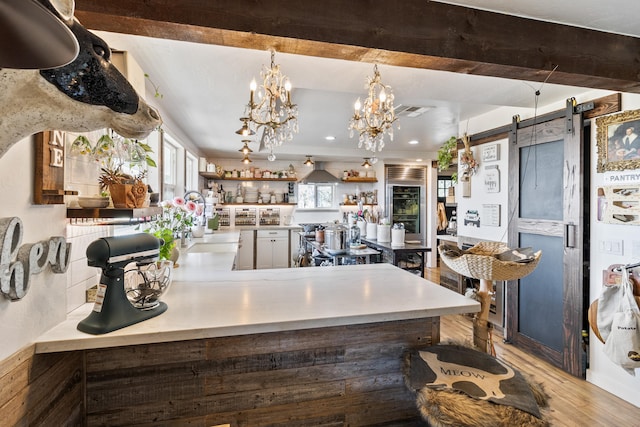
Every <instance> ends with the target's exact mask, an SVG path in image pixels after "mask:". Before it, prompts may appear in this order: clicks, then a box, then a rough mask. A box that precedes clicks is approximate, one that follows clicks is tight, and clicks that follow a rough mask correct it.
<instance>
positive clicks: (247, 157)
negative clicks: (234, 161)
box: [242, 153, 252, 165]
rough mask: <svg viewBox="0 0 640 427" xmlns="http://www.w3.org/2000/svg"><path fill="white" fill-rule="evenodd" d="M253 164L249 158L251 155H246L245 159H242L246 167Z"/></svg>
mask: <svg viewBox="0 0 640 427" xmlns="http://www.w3.org/2000/svg"><path fill="white" fill-rule="evenodd" d="M251 162H252V160H251V159H250V158H249V153H247V154H245V155H244V157H243V158H242V163H244V164H245V165H248V164H249V163H251Z"/></svg>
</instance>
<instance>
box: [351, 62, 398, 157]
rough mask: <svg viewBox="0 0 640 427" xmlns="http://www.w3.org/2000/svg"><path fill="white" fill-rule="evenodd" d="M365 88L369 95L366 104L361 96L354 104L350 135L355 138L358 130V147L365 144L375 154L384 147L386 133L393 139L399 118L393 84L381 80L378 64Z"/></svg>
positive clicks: (368, 78)
mask: <svg viewBox="0 0 640 427" xmlns="http://www.w3.org/2000/svg"><path fill="white" fill-rule="evenodd" d="M365 89H368V90H369V95H368V96H367V98H366V99H365V100H364V105H362V104H361V103H360V98H358V100H357V101H356V103H355V105H354V109H355V111H354V113H353V117H351V121H350V123H349V130H350V132H349V137H350V138H353V135H354V131H356V132H358V133H359V134H360V137H359V138H358V148H361V147H362V146H364V148H365V149H366V150H370V151H372V152H373V153H374V154H375V153H376V152H377V151H382V149H383V148H384V136H385V134H386V133H388V134H389V140H391V141H393V122H395V121H396V119H397V118H396V114H395V112H394V111H393V92H391V86H386V85H384V84H383V83H382V82H381V81H380V72H379V71H378V65H377V64H376V65H374V67H373V77H367V83H366V84H365ZM398 129H400V126H399V125H398ZM371 161H372V163H375V162H376V161H377V158H376V157H375V156H374V157H373V158H372V159H371Z"/></svg>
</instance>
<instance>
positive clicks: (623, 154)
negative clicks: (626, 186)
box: [596, 110, 640, 172]
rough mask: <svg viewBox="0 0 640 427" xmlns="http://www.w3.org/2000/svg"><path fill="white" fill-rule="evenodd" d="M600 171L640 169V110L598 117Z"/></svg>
mask: <svg viewBox="0 0 640 427" xmlns="http://www.w3.org/2000/svg"><path fill="white" fill-rule="evenodd" d="M596 126H597V129H598V131H597V140H598V142H597V144H598V164H597V168H596V170H597V171H598V172H606V171H620V170H625V169H640V110H633V111H624V112H622V113H619V114H612V115H610V116H605V117H599V118H597V119H596Z"/></svg>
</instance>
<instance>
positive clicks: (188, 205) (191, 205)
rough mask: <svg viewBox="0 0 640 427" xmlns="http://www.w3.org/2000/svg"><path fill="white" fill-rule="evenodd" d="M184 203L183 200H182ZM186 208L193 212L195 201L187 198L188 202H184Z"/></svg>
mask: <svg viewBox="0 0 640 427" xmlns="http://www.w3.org/2000/svg"><path fill="white" fill-rule="evenodd" d="M182 201H183V203H184V200H182ZM184 206H185V207H186V208H187V212H195V211H196V207H197V205H196V203H195V202H194V201H192V200H189V201H188V202H186V204H185V205H184Z"/></svg>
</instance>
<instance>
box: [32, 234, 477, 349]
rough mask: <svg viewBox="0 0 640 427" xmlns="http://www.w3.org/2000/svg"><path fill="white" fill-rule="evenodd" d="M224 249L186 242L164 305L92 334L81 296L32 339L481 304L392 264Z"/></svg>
mask: <svg viewBox="0 0 640 427" xmlns="http://www.w3.org/2000/svg"><path fill="white" fill-rule="evenodd" d="M224 234H226V233H219V234H214V235H213V236H219V237H210V238H207V236H205V238H203V239H202V242H203V243H204V242H205V241H206V244H212V245H215V244H220V245H228V244H229V243H232V242H230V241H229V240H233V238H232V237H229V236H227V237H223V235H224ZM228 234H234V235H235V236H236V241H237V233H228ZM225 240H227V241H225ZM234 254H235V253H234ZM229 255H230V254H229V253H226V252H224V251H222V252H219V253H216V252H190V251H189V250H187V251H186V252H185V253H182V254H181V256H180V260H179V263H180V267H179V268H178V269H176V270H175V274H174V282H173V283H172V285H171V288H170V289H169V291H168V292H167V294H166V295H165V296H164V298H163V300H164V301H165V302H166V303H167V305H168V309H167V311H166V312H165V313H163V314H161V315H159V316H157V317H154V318H151V319H148V320H145V321H143V322H141V323H138V324H135V325H132V326H128V327H126V328H123V329H120V330H117V331H113V332H110V333H107V334H103V335H91V334H87V333H84V332H80V331H78V330H77V328H76V327H77V324H78V323H79V322H80V321H81V320H82V319H84V318H85V317H86V316H87V315H88V314H89V313H90V312H91V310H92V308H93V304H85V305H83V306H82V307H80V308H78V309H77V310H75V311H73V312H71V313H70V314H69V315H68V316H67V319H66V320H65V321H64V322H62V323H60V324H59V325H57V326H56V327H54V328H53V329H51V330H49V331H48V332H46V333H44V334H43V335H42V336H40V337H39V338H38V339H37V340H36V352H38V353H49V352H61V351H70V350H81V349H92V348H104V347H115V346H123V345H137V344H148V343H156V342H167V341H181V340H189V339H201V338H213V337H223V336H235V335H246V334H255V333H265V332H278V331H287V330H297V329H309V328H318V327H330V326H342V325H349V324H361V323H373V322H383V321H393V320H404V319H413V318H422V317H433V316H441V315H445V314H457V313H470V312H477V311H479V310H480V304H479V303H478V302H476V301H474V300H472V299H469V298H466V297H464V296H463V295H459V294H457V293H455V292H452V291H450V290H448V289H446V288H444V287H441V286H439V285H436V284H434V283H431V282H429V281H427V280H425V279H423V278H421V277H419V276H416V275H414V274H412V273H409V272H407V271H404V270H402V269H399V268H397V267H395V266H393V265H391V264H364V265H350V266H338V267H307V268H290V269H272V270H248V271H230V268H231V267H230V266H231V265H232V263H233V261H232V260H231V264H226V269H225V268H224V267H225V266H224V264H225V263H227V262H228V261H229ZM221 259H224V260H225V261H221ZM216 260H217V261H216ZM216 262H217V264H216ZM210 265H213V267H211V268H210V267H209V266H210ZM216 268H219V269H217V270H216Z"/></svg>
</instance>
